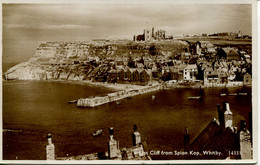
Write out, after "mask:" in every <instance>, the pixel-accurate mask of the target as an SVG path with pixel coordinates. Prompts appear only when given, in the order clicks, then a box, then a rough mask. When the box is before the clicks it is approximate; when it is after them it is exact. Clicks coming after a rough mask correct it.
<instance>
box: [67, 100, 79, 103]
mask: <svg viewBox="0 0 260 165" xmlns="http://www.w3.org/2000/svg"><path fill="white" fill-rule="evenodd" d="M77 101H78V100H71V101H69V102H68V103H69V104H73V103H77Z"/></svg>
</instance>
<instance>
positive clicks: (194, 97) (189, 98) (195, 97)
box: [188, 96, 201, 100]
mask: <svg viewBox="0 0 260 165" xmlns="http://www.w3.org/2000/svg"><path fill="white" fill-rule="evenodd" d="M200 98H201V96H193V97H188V100H194V99H200Z"/></svg>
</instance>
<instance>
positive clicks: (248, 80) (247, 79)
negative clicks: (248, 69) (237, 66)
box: [243, 73, 252, 85]
mask: <svg viewBox="0 0 260 165" xmlns="http://www.w3.org/2000/svg"><path fill="white" fill-rule="evenodd" d="M243 78H244V85H252V76H251V75H250V74H249V73H246V74H245V75H244V76H243Z"/></svg>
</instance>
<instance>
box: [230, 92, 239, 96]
mask: <svg viewBox="0 0 260 165" xmlns="http://www.w3.org/2000/svg"><path fill="white" fill-rule="evenodd" d="M228 95H229V96H237V93H230V94H228Z"/></svg>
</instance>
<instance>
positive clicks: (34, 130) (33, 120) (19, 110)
mask: <svg viewBox="0 0 260 165" xmlns="http://www.w3.org/2000/svg"><path fill="white" fill-rule="evenodd" d="M111 92H114V90H112V89H109V88H105V87H100V86H95V85H86V84H78V83H75V84H74V83H67V82H61V81H57V82H56V81H18V80H15V81H3V109H2V116H3V117H2V118H3V159H4V160H15V159H18V160H45V159H46V152H45V148H46V145H47V134H49V133H51V134H52V140H53V143H54V145H55V154H56V156H57V157H64V156H76V155H84V154H90V153H95V152H105V151H107V148H108V147H107V142H108V140H109V132H108V128H109V127H113V128H114V139H115V140H118V141H119V147H120V148H124V147H131V146H132V132H133V126H134V125H135V124H136V125H137V127H138V131H139V132H140V133H141V137H142V141H143V142H145V143H146V151H148V152H149V151H165V152H174V151H182V150H183V147H184V142H183V136H184V130H185V127H188V130H189V134H190V138H191V141H192V140H193V139H194V138H196V136H198V135H199V133H200V132H201V131H202V130H203V129H204V128H205V127H206V126H207V125H208V124H209V122H211V121H212V120H213V119H214V118H216V119H218V114H217V104H220V105H221V107H222V104H223V102H224V101H225V102H228V103H229V104H230V109H231V111H232V112H233V125H234V126H239V122H240V120H246V121H247V123H248V121H249V120H248V117H249V116H248V113H249V112H250V111H252V95H251V92H252V89H251V88H245V87H239V88H204V89H203V88H202V89H188V88H187V89H186V88H180V89H168V90H160V91H156V92H151V93H146V94H143V95H138V96H134V97H132V98H128V99H124V100H121V101H120V104H116V103H108V104H104V105H101V106H98V107H94V108H79V107H77V106H76V105H75V104H69V103H68V102H69V101H71V100H75V99H78V98H86V97H91V96H96V95H104V94H107V93H111ZM237 92H245V93H247V95H244V96H241V95H237V96H229V95H228V94H229V93H237ZM220 93H227V95H226V96H220ZM154 96H155V97H154ZM191 96H201V98H200V99H195V100H188V97H191ZM247 127H248V126H247ZM99 129H102V130H103V133H102V134H101V135H100V136H98V137H93V135H92V133H93V132H94V131H96V130H99ZM151 157H152V159H155V160H156V159H157V160H160V159H164V160H171V159H181V157H178V156H174V155H168V156H162V155H152V156H151Z"/></svg>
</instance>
